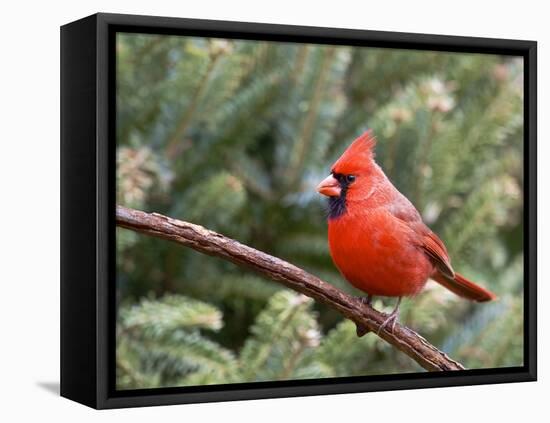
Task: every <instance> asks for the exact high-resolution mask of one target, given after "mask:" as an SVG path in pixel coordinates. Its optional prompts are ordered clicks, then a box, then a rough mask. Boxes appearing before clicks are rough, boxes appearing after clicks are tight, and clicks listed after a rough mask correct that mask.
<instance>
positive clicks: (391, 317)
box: [376, 297, 401, 335]
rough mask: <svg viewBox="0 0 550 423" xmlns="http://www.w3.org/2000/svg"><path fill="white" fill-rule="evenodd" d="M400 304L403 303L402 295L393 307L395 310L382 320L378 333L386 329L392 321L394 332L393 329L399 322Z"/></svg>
mask: <svg viewBox="0 0 550 423" xmlns="http://www.w3.org/2000/svg"><path fill="white" fill-rule="evenodd" d="M399 304H401V297H399V300H397V305H396V306H395V308H394V309H393V311H392V312H391V313H390V314H389V316H388V318H387V319H386V320H384V321H383V322H382V324H381V325H380V326H379V327H378V330H377V331H376V334H377V335H380V332H381V331H382V329H384V328H385V327H386V326H387V325H389V324H390V323H391V330H390V332H391V333H393V330H394V329H395V324H396V323H397V320H399Z"/></svg>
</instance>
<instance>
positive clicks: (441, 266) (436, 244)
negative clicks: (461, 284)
mask: <svg viewBox="0 0 550 423" xmlns="http://www.w3.org/2000/svg"><path fill="white" fill-rule="evenodd" d="M428 230H429V229H428ZM422 248H423V249H424V251H425V252H426V254H427V255H428V256H429V257H430V258H431V259H432V260H433V262H434V264H435V266H436V267H437V269H438V270H439V271H440V272H441V273H443V274H444V275H446V276H449V277H451V278H454V276H455V272H454V270H453V268H452V267H451V260H450V259H449V254H448V253H447V249H446V248H445V245H444V244H443V242H442V241H441V240H440V239H439V237H438V236H437V235H436V234H434V233H433V232H432V231H429V232H428V233H427V234H426V235H424V237H423V238H422Z"/></svg>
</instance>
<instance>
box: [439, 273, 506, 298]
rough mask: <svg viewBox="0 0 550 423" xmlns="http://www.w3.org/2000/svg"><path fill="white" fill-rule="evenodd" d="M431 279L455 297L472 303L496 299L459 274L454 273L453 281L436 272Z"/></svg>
mask: <svg viewBox="0 0 550 423" xmlns="http://www.w3.org/2000/svg"><path fill="white" fill-rule="evenodd" d="M432 278H433V279H434V280H435V281H437V282H439V283H440V284H441V285H443V286H444V287H445V288H447V289H448V290H450V291H452V292H454V293H455V294H456V295H459V296H461V297H464V298H467V299H469V300H472V301H478V302H485V301H492V300H495V299H496V298H497V296H496V295H495V294H493V293H492V292H491V291H489V290H487V289H485V288H483V287H481V286H479V285H476V284H475V283H473V282H472V281H470V280H468V279H466V278H465V277H464V276H462V275H461V274H459V273H455V277H454V279H453V278H451V277H450V276H447V275H444V274H442V273H440V272H437V273H436V274H435V275H434V276H432Z"/></svg>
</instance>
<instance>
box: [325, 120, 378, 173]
mask: <svg viewBox="0 0 550 423" xmlns="http://www.w3.org/2000/svg"><path fill="white" fill-rule="evenodd" d="M375 145H376V137H375V136H374V134H373V133H372V130H371V129H368V130H367V131H365V132H364V133H363V134H362V135H360V136H359V137H358V138H356V139H355V141H353V142H352V143H351V145H350V146H349V147H348V148H347V149H346V151H344V154H342V155H341V156H340V158H339V159H338V160H337V161H336V163H334V165H333V166H332V170H333V172H336V173H343V174H349V173H356V172H357V171H359V170H361V169H364V168H366V167H369V166H370V165H371V164H372V160H373V159H374V147H375Z"/></svg>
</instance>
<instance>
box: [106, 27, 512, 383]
mask: <svg viewBox="0 0 550 423" xmlns="http://www.w3.org/2000/svg"><path fill="white" fill-rule="evenodd" d="M116 48H117V202H118V204H122V205H125V206H127V207H134V208H138V209H141V210H145V211H148V212H153V211H155V212H159V213H163V214H167V215H169V216H171V217H174V218H179V219H182V220H187V221H190V222H193V223H197V224H200V225H203V226H206V227H207V228H209V229H213V230H216V231H219V232H221V233H223V234H225V235H227V236H229V237H232V238H234V239H237V240H238V241H240V242H242V243H245V244H248V245H250V246H253V247H255V248H257V249H260V250H263V251H266V252H268V253H270V254H273V255H276V256H278V257H281V258H283V259H286V260H288V261H290V262H291V263H293V264H296V265H298V266H300V267H302V268H304V269H306V270H307V271H309V272H311V273H313V274H315V275H317V276H319V277H321V278H322V279H324V280H326V281H327V282H330V283H332V284H334V285H335V286H337V287H338V288H340V289H343V290H345V291H346V292H348V293H351V294H353V295H361V292H359V291H356V290H354V289H353V288H352V287H351V286H350V285H348V284H347V283H346V282H345V281H344V280H343V279H342V277H341V276H340V275H339V273H338V271H337V270H336V268H335V267H334V265H333V264H332V261H331V259H330V255H329V252H328V245H327V230H326V218H325V216H326V210H325V208H326V203H325V201H326V199H324V198H321V196H320V195H318V194H317V193H316V191H315V186H316V185H317V183H318V182H319V181H320V180H321V179H322V178H324V177H325V176H327V175H328V174H329V172H330V167H331V165H332V163H333V162H334V161H335V160H336V159H337V158H338V156H339V155H340V154H341V153H342V152H343V151H344V150H345V148H346V147H347V146H348V145H349V143H351V141H353V139H355V138H356V137H357V136H358V135H360V134H361V133H362V132H363V131H364V130H365V129H366V128H367V127H368V128H372V129H373V130H374V132H375V134H376V135H377V138H378V145H377V149H376V154H377V161H378V163H379V164H380V165H381V166H382V167H383V169H384V171H385V172H386V174H387V175H388V177H389V178H390V179H391V181H392V182H393V183H394V184H395V185H396V186H397V188H398V189H399V190H400V191H401V192H402V193H403V194H405V195H406V196H407V197H408V198H409V199H410V200H411V201H412V202H413V204H415V206H416V207H417V208H418V210H419V211H420V213H421V214H422V216H423V218H424V220H425V222H426V223H427V224H428V225H429V226H430V227H431V228H432V229H433V230H434V231H435V232H436V233H437V234H438V235H439V236H440V237H441V238H442V239H443V241H444V242H445V244H446V245H447V248H448V250H449V252H450V255H451V257H452V260H453V267H454V268H455V269H456V270H457V271H459V272H460V273H462V274H464V275H465V276H467V277H468V278H470V279H472V280H474V281H476V282H479V283H481V284H483V285H484V286H487V287H488V288H489V289H491V290H492V291H494V292H495V293H497V295H498V296H499V300H498V301H496V302H494V303H490V304H472V303H469V302H467V301H465V300H462V299H460V298H458V297H456V296H455V295H454V294H452V293H450V292H449V291H446V290H445V289H444V288H441V287H439V286H438V285H436V284H434V283H429V284H428V285H427V287H426V289H425V290H424V291H423V293H421V294H420V295H419V296H417V297H415V298H413V299H406V300H405V301H404V302H403V304H402V307H401V311H402V312H401V317H400V321H401V322H402V323H404V324H406V325H408V326H410V327H412V328H413V329H415V330H417V331H418V332H419V333H420V334H421V335H422V336H424V337H426V338H427V339H428V340H429V341H430V342H432V343H433V344H434V345H436V346H437V347H438V348H440V349H442V350H444V351H445V352H447V353H448V354H450V355H451V357H453V358H454V359H456V360H458V361H460V362H462V363H463V364H464V365H465V366H466V367H468V368H491V367H505V366H520V365H522V364H523V225H522V221H523V179H522V178H523V167H522V163H523V79H522V76H523V63H522V61H521V59H518V58H513V57H500V56H494V55H482V54H462V53H460V54H458V53H441V52H426V51H413V50H396V49H377V48H357V47H343V46H342V47H341V46H338V47H334V46H320V45H306V44H295V43H270V42H256V41H241V40H223V39H206V38H192V37H175V36H173V37H172V36H156V35H141V34H118V36H117V46H116ZM394 303H395V299H383V298H377V299H376V300H375V302H374V307H375V308H377V309H379V310H385V311H388V310H390V309H391V308H392V307H393V306H394ZM117 310H118V313H117V352H116V362H117V377H116V381H117V388H118V389H135V388H152V387H163V386H189V385H201V384H220V383H236V382H250V381H265V380H288V379H303V378H321V377H339V376H357V375H372V374H389V373H410V372H419V371H423V369H421V368H420V367H419V366H418V365H417V364H416V363H415V362H414V361H412V360H411V359H409V358H408V357H407V356H405V355H404V354H403V353H400V352H399V351H396V350H394V349H393V348H392V347H390V346H389V345H388V344H386V343H385V342H384V341H382V340H381V339H379V338H378V337H376V336H375V335H373V334H369V335H367V336H365V337H363V338H357V337H356V335H355V325H354V324H353V323H351V322H349V321H347V320H344V319H343V318H342V317H341V316H340V315H339V314H338V313H336V312H334V311H332V310H331V309H329V308H327V307H325V306H322V305H319V304H316V303H314V302H312V301H311V300H310V299H308V298H306V297H304V296H301V295H297V294H296V293H294V292H292V291H289V290H287V289H286V288H283V287H282V286H280V285H278V284H276V283H273V282H270V281H269V280H267V279H264V278H262V277H260V276H258V275H256V274H254V273H251V272H250V271H245V270H242V269H240V268H238V267H236V266H235V265H233V264H231V263H228V262H225V261H223V260H221V259H218V258H214V257H209V256H204V255H201V254H199V253H197V252H195V251H193V250H190V249H186V248H183V247H180V246H177V245H176V244H173V243H169V242H167V241H163V240H158V239H154V238H150V237H147V236H144V235H138V234H136V233H134V232H131V231H128V230H125V229H117Z"/></svg>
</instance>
